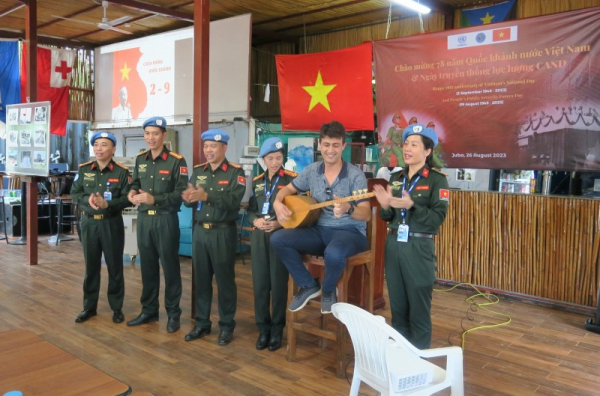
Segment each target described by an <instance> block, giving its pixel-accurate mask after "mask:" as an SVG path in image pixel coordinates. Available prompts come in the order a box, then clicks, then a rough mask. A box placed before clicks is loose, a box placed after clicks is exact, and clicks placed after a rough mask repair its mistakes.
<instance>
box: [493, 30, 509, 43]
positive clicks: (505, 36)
mask: <svg viewBox="0 0 600 396" xmlns="http://www.w3.org/2000/svg"><path fill="white" fill-rule="evenodd" d="M508 40H510V28H509V27H507V28H504V29H495V30H494V31H493V38H492V41H508Z"/></svg>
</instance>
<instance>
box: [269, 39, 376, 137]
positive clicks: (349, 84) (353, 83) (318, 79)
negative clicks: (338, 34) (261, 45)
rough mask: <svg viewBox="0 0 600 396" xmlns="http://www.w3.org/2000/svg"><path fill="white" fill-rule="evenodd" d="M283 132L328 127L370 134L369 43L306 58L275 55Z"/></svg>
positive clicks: (370, 64)
mask: <svg viewBox="0 0 600 396" xmlns="http://www.w3.org/2000/svg"><path fill="white" fill-rule="evenodd" d="M275 58H276V63H277V79H278V84H279V101H280V106H281V123H282V127H283V130H284V131H287V130H300V131H318V130H319V129H320V128H321V125H322V124H323V123H326V122H330V121H334V120H335V121H339V122H341V123H342V124H343V125H344V127H345V128H346V130H349V131H356V130H373V129H374V120H373V85H372V78H373V69H372V59H373V50H372V44H371V43H365V44H361V45H358V46H355V47H350V48H345V49H342V50H337V51H330V52H319V53H315V54H306V55H276V56H275Z"/></svg>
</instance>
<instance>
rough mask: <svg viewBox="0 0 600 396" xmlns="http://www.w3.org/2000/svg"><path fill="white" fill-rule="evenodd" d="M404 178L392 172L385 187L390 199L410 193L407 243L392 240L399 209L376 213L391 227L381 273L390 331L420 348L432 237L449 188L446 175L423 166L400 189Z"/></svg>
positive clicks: (427, 320) (427, 338) (427, 325)
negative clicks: (387, 298)
mask: <svg viewBox="0 0 600 396" xmlns="http://www.w3.org/2000/svg"><path fill="white" fill-rule="evenodd" d="M405 175H406V172H405V171H404V170H403V171H402V172H398V173H393V174H392V176H391V178H390V182H389V183H390V186H391V187H392V193H393V195H394V197H402V191H403V190H407V191H409V190H410V197H411V199H412V200H413V202H414V206H413V207H412V208H410V209H409V210H407V211H406V218H405V220H406V224H407V225H408V226H409V232H410V234H409V237H408V242H399V241H398V240H397V230H398V225H399V224H402V210H400V209H395V208H391V207H390V208H389V209H382V210H381V218H382V219H383V220H385V221H389V222H390V224H389V227H390V228H391V229H392V232H390V233H389V234H388V236H387V240H386V245H385V272H386V279H387V284H388V291H389V296H390V305H391V309H392V327H394V328H395V329H396V330H398V331H399V332H400V333H401V334H402V335H403V336H404V337H406V339H408V340H409V341H410V342H411V343H412V344H413V345H414V346H415V347H417V348H420V349H423V348H429V346H430V343H431V313H430V312H431V294H432V292H433V284H434V282H435V271H436V263H435V262H436V257H435V245H434V241H433V234H436V233H437V231H438V228H439V227H440V225H441V224H442V223H443V221H444V219H445V218H446V212H447V210H448V199H449V190H448V181H447V180H446V177H445V176H444V175H443V174H442V173H440V172H438V171H436V170H430V169H429V168H428V166H427V165H426V166H425V167H423V168H422V169H421V170H419V171H418V172H417V173H416V174H415V175H414V176H413V178H412V179H411V180H409V181H407V182H406V185H405ZM406 177H408V176H406ZM415 182H416V184H415ZM413 185H414V187H413ZM415 234H416V235H415Z"/></svg>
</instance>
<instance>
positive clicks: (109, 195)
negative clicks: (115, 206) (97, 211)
mask: <svg viewBox="0 0 600 396" xmlns="http://www.w3.org/2000/svg"><path fill="white" fill-rule="evenodd" d="M111 199H112V193H111V192H110V191H104V200H105V201H110V200H111Z"/></svg>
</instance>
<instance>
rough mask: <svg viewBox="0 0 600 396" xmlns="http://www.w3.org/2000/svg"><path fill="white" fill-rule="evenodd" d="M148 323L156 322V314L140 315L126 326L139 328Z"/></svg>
mask: <svg viewBox="0 0 600 396" xmlns="http://www.w3.org/2000/svg"><path fill="white" fill-rule="evenodd" d="M150 322H158V314H157V313H156V314H152V315H149V314H145V313H141V314H140V315H139V316H138V317H137V318H135V319H133V320H130V321H129V322H127V326H139V325H143V324H146V323H150Z"/></svg>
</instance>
